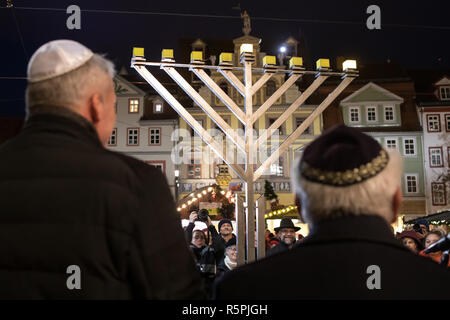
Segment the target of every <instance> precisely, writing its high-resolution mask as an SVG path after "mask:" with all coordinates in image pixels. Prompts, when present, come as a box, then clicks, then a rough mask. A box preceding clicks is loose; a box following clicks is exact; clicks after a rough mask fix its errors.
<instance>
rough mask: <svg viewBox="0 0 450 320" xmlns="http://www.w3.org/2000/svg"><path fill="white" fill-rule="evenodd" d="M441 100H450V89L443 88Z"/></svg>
mask: <svg viewBox="0 0 450 320" xmlns="http://www.w3.org/2000/svg"><path fill="white" fill-rule="evenodd" d="M440 91H441V100H450V87H441V90H440Z"/></svg>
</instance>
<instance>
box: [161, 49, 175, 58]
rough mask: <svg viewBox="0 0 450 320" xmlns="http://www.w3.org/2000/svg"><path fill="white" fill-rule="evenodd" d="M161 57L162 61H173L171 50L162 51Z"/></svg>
mask: <svg viewBox="0 0 450 320" xmlns="http://www.w3.org/2000/svg"><path fill="white" fill-rule="evenodd" d="M161 57H162V58H163V59H173V49H163V51H162V53H161Z"/></svg>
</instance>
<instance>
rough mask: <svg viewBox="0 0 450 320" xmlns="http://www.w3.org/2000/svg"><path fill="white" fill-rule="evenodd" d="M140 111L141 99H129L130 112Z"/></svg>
mask: <svg viewBox="0 0 450 320" xmlns="http://www.w3.org/2000/svg"><path fill="white" fill-rule="evenodd" d="M138 112H139V99H129V100H128V113H138Z"/></svg>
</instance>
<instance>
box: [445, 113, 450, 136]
mask: <svg viewBox="0 0 450 320" xmlns="http://www.w3.org/2000/svg"><path fill="white" fill-rule="evenodd" d="M445 131H447V132H450V114H446V115H445Z"/></svg>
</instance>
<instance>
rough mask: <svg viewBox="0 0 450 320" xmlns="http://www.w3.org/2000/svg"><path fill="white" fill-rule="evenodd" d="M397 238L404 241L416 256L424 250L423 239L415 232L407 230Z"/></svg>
mask: <svg viewBox="0 0 450 320" xmlns="http://www.w3.org/2000/svg"><path fill="white" fill-rule="evenodd" d="M397 238H398V239H400V240H402V242H403V244H404V245H405V247H407V248H408V249H409V250H411V252H413V253H415V254H418V253H419V251H421V250H422V249H423V247H422V241H421V237H420V236H419V235H418V234H417V232H416V231H414V230H405V231H403V232H401V233H399V234H398V235H397Z"/></svg>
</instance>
